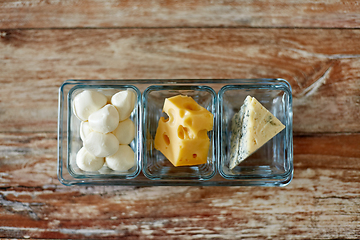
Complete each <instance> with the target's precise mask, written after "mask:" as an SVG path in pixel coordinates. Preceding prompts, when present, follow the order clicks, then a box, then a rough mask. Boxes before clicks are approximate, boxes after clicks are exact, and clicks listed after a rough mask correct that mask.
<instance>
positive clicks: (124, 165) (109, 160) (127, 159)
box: [105, 145, 135, 172]
mask: <svg viewBox="0 0 360 240" xmlns="http://www.w3.org/2000/svg"><path fill="white" fill-rule="evenodd" d="M105 161H106V164H107V166H108V167H109V168H111V169H112V170H115V171H120V172H126V171H129V169H130V168H132V167H133V166H134V165H135V154H134V151H133V150H132V149H131V147H129V145H120V147H119V149H118V151H117V152H116V153H115V154H113V155H111V156H108V157H106V158H105Z"/></svg>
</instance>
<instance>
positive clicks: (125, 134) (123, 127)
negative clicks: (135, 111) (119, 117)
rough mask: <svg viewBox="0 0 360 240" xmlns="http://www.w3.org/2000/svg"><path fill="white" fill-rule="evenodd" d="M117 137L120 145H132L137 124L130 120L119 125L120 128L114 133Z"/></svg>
mask: <svg viewBox="0 0 360 240" xmlns="http://www.w3.org/2000/svg"><path fill="white" fill-rule="evenodd" d="M113 134H114V135H115V137H116V138H117V139H118V140H119V143H120V144H130V143H131V142H132V140H133V139H134V137H135V124H134V123H133V121H131V120H130V118H127V119H126V120H125V121H122V122H120V123H119V125H118V127H117V128H116V129H115V130H114V131H113Z"/></svg>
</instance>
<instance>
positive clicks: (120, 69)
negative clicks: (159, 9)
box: [0, 28, 360, 134]
mask: <svg viewBox="0 0 360 240" xmlns="http://www.w3.org/2000/svg"><path fill="white" fill-rule="evenodd" d="M359 41H360V30H337V29H333V30H312V29H226V28H224V29H122V30H121V29H86V30H22V31H20V30H9V31H3V37H2V38H0V49H1V52H2V54H3V58H2V59H0V66H1V68H2V69H3V71H2V74H1V75H0V83H1V85H2V87H1V89H0V93H1V94H0V110H1V113H2V114H1V115H0V131H2V132H4V131H12V132H16V131H28V132H29V131H30V132H40V131H41V132H54V131H55V129H56V124H57V118H56V116H57V91H58V90H57V89H58V87H59V86H60V84H61V83H62V82H63V81H65V80H66V79H162V78H163V79H179V78H194V79H218V78H220V79H228V78H276V77H280V78H285V79H287V80H288V81H289V82H290V83H291V85H292V88H293V94H294V131H295V133H296V134H308V133H324V132H332V133H334V132H359V131H360V124H359V121H360V112H359V104H360V74H359V71H358V69H359V68H360V50H359V48H358V43H359ZM338 116H342V117H341V118H339V117H338Z"/></svg>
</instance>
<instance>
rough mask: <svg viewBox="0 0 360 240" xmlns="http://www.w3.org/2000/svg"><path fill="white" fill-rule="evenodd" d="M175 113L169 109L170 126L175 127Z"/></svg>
mask: <svg viewBox="0 0 360 240" xmlns="http://www.w3.org/2000/svg"><path fill="white" fill-rule="evenodd" d="M174 113H175V110H174V109H172V108H170V109H169V112H168V113H167V114H168V115H169V124H170V125H173V124H174V123H175V117H174V115H175V114H174Z"/></svg>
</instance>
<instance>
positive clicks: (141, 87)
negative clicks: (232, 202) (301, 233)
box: [57, 79, 293, 186]
mask: <svg viewBox="0 0 360 240" xmlns="http://www.w3.org/2000/svg"><path fill="white" fill-rule="evenodd" d="M85 89H92V90H96V91H99V92H102V93H104V94H105V95H108V96H111V95H113V94H114V93H116V92H118V91H121V90H126V89H130V90H131V91H133V92H134V93H135V95H136V102H135V108H134V110H133V112H132V114H131V117H130V118H131V120H132V121H133V122H134V124H135V129H136V134H135V139H134V140H133V141H132V142H131V144H130V146H131V148H132V149H133V150H134V153H135V162H136V164H135V166H134V167H133V168H132V169H130V171H128V172H125V173H124V172H117V171H113V170H111V169H109V168H107V167H106V165H105V166H104V167H103V168H102V169H100V170H99V171H95V172H84V171H82V170H80V169H79V168H78V167H77V166H76V163H75V157H76V153H77V151H78V150H79V149H80V148H81V146H82V141H81V139H80V136H79V132H80V120H78V119H77V117H76V116H75V115H74V113H73V109H72V104H73V100H74V97H75V96H76V95H77V94H78V93H80V92H81V91H83V90H85ZM178 94H183V95H188V96H191V97H192V98H193V99H194V100H195V101H196V102H197V103H198V104H200V105H201V106H203V107H204V108H206V109H207V110H208V111H210V112H211V113H212V114H213V115H214V122H213V123H214V125H213V130H212V131H209V132H208V136H209V138H210V143H211V144H210V149H209V152H208V159H207V162H206V163H205V164H201V165H195V166H185V167H174V166H172V164H171V163H170V162H169V161H168V160H167V159H166V158H165V157H164V156H163V155H162V154H161V153H160V152H159V151H158V150H156V149H154V146H153V139H154V136H155V133H156V130H157V124H158V121H159V119H160V117H161V116H166V115H165V114H164V113H163V112H162V108H163V104H164V100H165V98H168V97H171V96H175V95H178ZM247 95H251V96H253V97H255V98H256V99H257V100H258V101H259V102H261V103H262V104H263V105H264V106H265V107H266V108H267V109H268V110H269V111H270V112H272V114H273V115H275V116H276V117H277V118H278V119H279V120H280V121H281V122H282V123H283V124H284V125H285V129H284V130H283V131H282V132H280V133H279V134H278V135H276V136H275V137H274V138H273V139H272V140H270V141H269V142H268V143H266V144H265V145H264V146H263V147H261V148H260V149H259V150H258V151H256V152H255V153H254V154H252V155H251V156H250V157H249V158H248V159H246V160H245V161H244V162H242V163H241V164H239V165H238V166H237V167H235V168H234V169H233V170H230V169H229V167H228V165H229V148H230V147H229V144H230V138H231V134H232V133H231V127H230V126H231V120H232V117H233V115H234V114H235V113H236V112H238V111H239V109H240V107H241V105H242V104H243V101H244V99H245V97H246V96H247ZM58 110H59V115H58V166H57V168H58V169H57V173H58V178H59V180H60V182H61V183H62V184H64V185H67V186H73V185H133V186H160V185H168V186H178V185H187V186H285V185H287V184H289V183H290V181H291V180H292V176H293V139H292V95H291V87H290V84H289V83H288V82H287V81H286V80H283V79H219V80H205V79H202V80H201V79H200V80H199V79H187V80H181V79H180V80H163V79H161V80H157V79H153V80H67V81H65V82H64V83H63V84H62V85H61V87H60V88H59V109H58Z"/></svg>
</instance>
